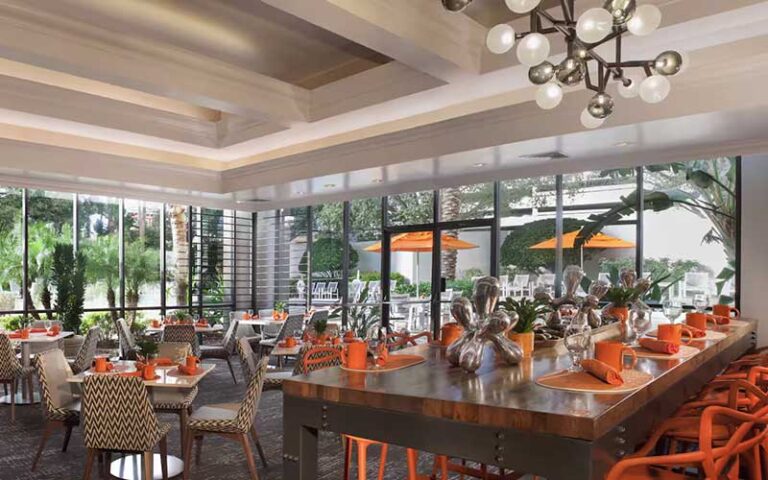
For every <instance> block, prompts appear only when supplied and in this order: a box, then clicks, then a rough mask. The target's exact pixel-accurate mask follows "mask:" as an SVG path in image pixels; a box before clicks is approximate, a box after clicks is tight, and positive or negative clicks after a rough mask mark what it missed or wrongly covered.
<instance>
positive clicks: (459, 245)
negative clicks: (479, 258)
mask: <svg viewBox="0 0 768 480" xmlns="http://www.w3.org/2000/svg"><path fill="white" fill-rule="evenodd" d="M477 247H478V246H477V245H475V244H474V243H470V242H465V241H464V240H459V239H458V238H456V237H454V236H453V235H446V234H444V233H443V234H440V250H469V249H471V248H477ZM381 248H382V245H381V242H379V243H375V244H373V245H371V246H369V247H366V248H365V251H366V252H381ZM390 250H391V251H393V252H414V253H416V272H418V271H419V253H421V252H431V251H432V232H409V233H400V234H398V235H395V236H393V237H392V239H391V240H390ZM416 296H417V297H418V296H419V282H418V279H417V280H416Z"/></svg>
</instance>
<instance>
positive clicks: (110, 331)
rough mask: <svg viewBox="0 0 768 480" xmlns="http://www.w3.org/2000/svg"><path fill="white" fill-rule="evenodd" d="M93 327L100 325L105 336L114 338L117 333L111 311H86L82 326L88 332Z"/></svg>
mask: <svg viewBox="0 0 768 480" xmlns="http://www.w3.org/2000/svg"><path fill="white" fill-rule="evenodd" d="M91 327H99V328H100V329H101V334H102V335H103V336H104V337H105V338H112V337H114V336H115V333H116V332H115V323H114V322H113V321H112V314H111V313H109V312H91V313H86V314H85V315H84V316H83V321H82V323H81V324H80V328H81V329H82V331H83V332H87V331H88V330H89V329H90V328H91Z"/></svg>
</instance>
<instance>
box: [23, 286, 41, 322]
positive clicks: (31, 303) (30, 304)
mask: <svg viewBox="0 0 768 480" xmlns="http://www.w3.org/2000/svg"><path fill="white" fill-rule="evenodd" d="M24 295H25V296H26V297H27V308H29V309H30V310H32V312H31V313H30V315H31V316H32V318H34V319H35V320H40V314H39V313H37V312H35V310H37V308H36V307H35V302H34V301H33V300H32V292H31V291H30V290H29V288H27V289H25V290H24Z"/></svg>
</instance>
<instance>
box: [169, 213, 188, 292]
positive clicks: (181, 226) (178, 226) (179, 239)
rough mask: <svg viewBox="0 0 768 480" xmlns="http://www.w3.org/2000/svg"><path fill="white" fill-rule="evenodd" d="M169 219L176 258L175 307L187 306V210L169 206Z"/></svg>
mask: <svg viewBox="0 0 768 480" xmlns="http://www.w3.org/2000/svg"><path fill="white" fill-rule="evenodd" d="M168 213H169V217H170V219H171V239H172V241H173V253H174V255H175V256H176V268H175V269H174V277H173V278H174V283H175V284H176V305H186V304H187V290H188V289H189V264H188V259H189V240H188V238H187V228H188V227H189V223H188V219H187V208H186V207H184V206H181V205H171V206H170V210H169V212H168Z"/></svg>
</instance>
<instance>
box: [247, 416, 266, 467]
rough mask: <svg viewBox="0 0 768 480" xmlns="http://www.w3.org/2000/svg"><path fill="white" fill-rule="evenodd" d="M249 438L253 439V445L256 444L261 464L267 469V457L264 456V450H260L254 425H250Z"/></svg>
mask: <svg viewBox="0 0 768 480" xmlns="http://www.w3.org/2000/svg"><path fill="white" fill-rule="evenodd" d="M251 438H253V443H254V444H256V451H257V452H259V457H260V458H261V463H263V464H264V468H269V464H268V463H267V456H266V455H264V449H263V448H261V442H260V441H259V435H258V434H257V433H256V425H251Z"/></svg>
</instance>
